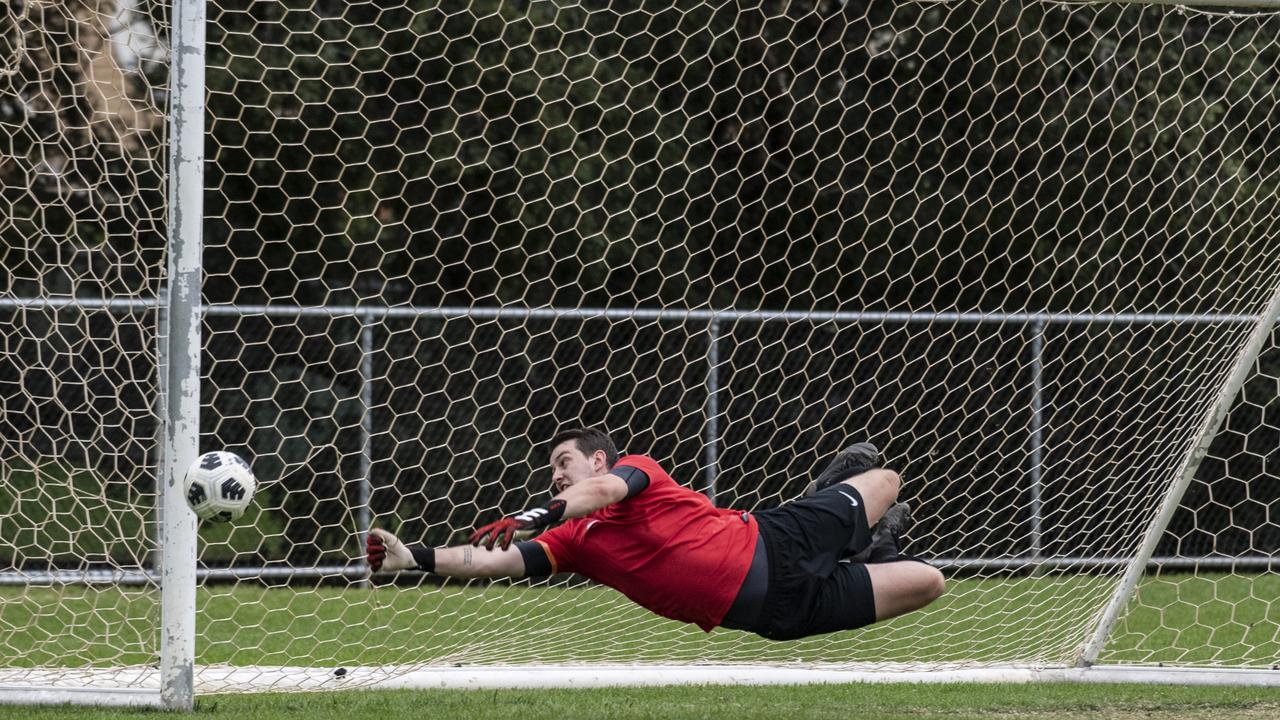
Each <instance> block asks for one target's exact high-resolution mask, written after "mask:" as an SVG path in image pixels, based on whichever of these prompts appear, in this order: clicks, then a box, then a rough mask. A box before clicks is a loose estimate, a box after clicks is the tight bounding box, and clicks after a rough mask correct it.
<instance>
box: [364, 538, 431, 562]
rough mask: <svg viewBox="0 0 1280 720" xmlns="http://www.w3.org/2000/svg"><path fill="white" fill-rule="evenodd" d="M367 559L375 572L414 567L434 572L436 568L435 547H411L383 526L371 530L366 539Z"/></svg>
mask: <svg viewBox="0 0 1280 720" xmlns="http://www.w3.org/2000/svg"><path fill="white" fill-rule="evenodd" d="M365 559H366V560H368V562H369V569H370V570H372V571H373V572H378V571H379V570H386V571H388V572H395V571H397V570H410V569H412V568H417V569H419V570H423V571H425V572H432V571H433V570H435V569H436V551H435V548H429V547H426V546H423V545H414V546H412V547H410V546H408V545H405V544H404V543H402V542H400V538H398V537H396V536H395V535H392V534H391V533H389V532H387V531H386V530H383V529H381V528H373V529H372V530H370V531H369V536H368V537H367V538H366V539H365Z"/></svg>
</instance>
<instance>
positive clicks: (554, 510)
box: [468, 499, 565, 550]
mask: <svg viewBox="0 0 1280 720" xmlns="http://www.w3.org/2000/svg"><path fill="white" fill-rule="evenodd" d="M564 508H565V501H564V500H558V499H557V500H552V501H551V502H549V503H547V504H546V505H543V506H541V507H536V508H530V509H528V510H525V511H524V512H522V513H520V514H519V515H512V516H511V517H505V518H502V519H501V520H499V521H498V522H493V523H489V524H488V525H485V526H483V527H479V528H476V530H475V532H473V533H471V539H470V540H469V541H468V542H470V543H471V544H472V545H484V547H485V549H486V550H492V549H493V546H494V544H495V543H497V544H498V546H499V547H501V548H502V549H503V550H506V549H507V548H509V547H511V541H512V540H515V539H516V537H517V536H519V537H528V536H529V535H531V534H533V533H534V532H537V531H538V530H541V529H543V528H545V527H547V526H548V525H552V524H554V523H556V522H559V521H560V518H562V517H564Z"/></svg>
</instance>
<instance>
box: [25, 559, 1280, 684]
mask: <svg viewBox="0 0 1280 720" xmlns="http://www.w3.org/2000/svg"><path fill="white" fill-rule="evenodd" d="M1110 588H1111V581H1109V580H1107V579H1104V578H1096V577H1081V576H1064V577H1042V578H1007V579H986V580H959V581H952V583H951V584H950V591H949V592H948V594H947V595H946V596H945V597H944V598H943V599H942V600H941V601H939V602H938V603H935V604H934V605H932V606H930V607H929V608H928V609H926V610H925V611H923V612H920V613H915V614H913V615H909V616H906V617H903V618H899V619H897V620H895V621H892V622H888V623H883V624H879V625H876V626H873V627H871V628H866V629H863V630H860V631H853V632H846V633H837V634H833V635H827V636H822V637H818V638H810V639H808V640H802V641H797V642H789V643H774V642H770V641H766V640H763V639H761V638H758V637H756V636H753V635H748V634H744V633H737V632H733V631H727V630H716V631H715V632H713V633H710V634H704V633H702V632H701V631H700V630H698V629H697V628H695V627H693V626H690V625H684V624H681V623H676V622H672V621H667V620H663V619H662V618H658V617H656V616H653V615H651V614H649V613H648V612H646V611H644V610H643V609H641V608H638V607H636V606H634V605H632V604H631V603H629V602H628V601H627V600H625V599H624V598H622V597H621V596H620V595H618V594H617V593H615V592H613V591H611V590H608V589H604V588H598V587H589V588H578V589H564V588H546V587H537V588H533V589H530V588H528V587H524V586H522V585H503V584H493V585H485V584H476V585H472V586H457V585H448V586H445V587H443V588H441V587H434V586H424V587H394V586H383V587H376V588H354V587H353V588H341V587H319V588H262V587H256V586H251V585H248V584H245V585H239V586H224V585H213V586H209V587H205V588H201V589H200V590H199V593H198V596H197V598H198V599H197V603H198V606H197V615H198V617H199V619H200V622H201V635H200V637H199V642H198V646H199V650H198V651H199V662H201V663H203V664H232V665H307V666H315V667H330V666H332V667H338V666H344V665H388V664H418V663H458V664H485V663H494V662H504V661H505V662H511V661H514V660H529V659H533V658H536V659H537V660H538V661H539V662H547V663H553V662H583V661H586V662H626V661H638V662H670V661H682V660H683V661H690V660H704V661H716V662H751V661H768V662H780V663H786V662H793V661H808V662H832V663H842V662H850V661H862V662H919V661H929V662H947V661H963V660H971V659H977V660H986V661H999V662H1040V663H1050V664H1052V663H1069V662H1071V661H1072V660H1073V656H1072V652H1073V650H1074V649H1075V648H1077V647H1079V645H1080V643H1081V641H1082V640H1083V638H1084V637H1085V635H1087V633H1088V631H1089V630H1090V629H1091V624H1090V620H1091V618H1092V614H1093V613H1094V612H1096V610H1097V608H1099V607H1100V606H1101V602H1102V601H1104V600H1105V598H1106V597H1107V595H1108V594H1109V592H1110ZM157 597H158V596H157V593H156V592H155V591H153V590H150V589H146V588H126V589H121V588H115V587H110V588H92V587H61V588H59V587H54V588H26V589H21V588H4V589H0V647H3V648H6V649H7V651H8V652H12V656H11V658H10V659H8V660H7V663H8V664H9V665H10V666H13V665H17V666H23V667H36V666H46V665H53V664H58V663H71V664H75V665H116V664H125V665H139V664H148V663H151V662H153V661H154V652H155V650H154V648H155V647H156V644H157V643H156V639H155V635H156V625H157V623H158V615H159V609H158V604H157ZM1278 597H1280V577H1277V576H1276V575H1273V574H1264V575H1255V576H1240V575H1220V576H1214V577H1209V576H1186V575H1179V576H1164V577H1156V578H1151V579H1148V580H1147V581H1146V582H1145V583H1144V585H1143V586H1142V587H1141V591H1140V594H1139V601H1140V602H1139V603H1138V605H1137V606H1136V607H1135V608H1134V610H1132V611H1131V612H1130V613H1129V614H1128V615H1127V616H1126V618H1125V620H1124V622H1123V623H1122V624H1121V625H1120V626H1119V627H1118V629H1117V632H1116V635H1115V638H1114V641H1113V642H1112V643H1111V645H1110V646H1109V647H1108V649H1107V652H1106V654H1105V655H1104V656H1103V658H1102V660H1103V661H1104V662H1130V663H1135V662H1136V663H1154V662H1177V663H1184V664H1185V663H1193V664H1194V663H1208V664H1237V665H1239V664H1243V665H1267V664H1270V663H1272V662H1274V661H1275V659H1276V658H1277V657H1280V604H1278V603H1276V602H1275V601H1274V599H1275V598H1278ZM513 637H519V638H520V639H521V640H520V643H521V649H520V650H519V651H516V650H514V649H513V648H512V645H511V643H512V641H511V638H513Z"/></svg>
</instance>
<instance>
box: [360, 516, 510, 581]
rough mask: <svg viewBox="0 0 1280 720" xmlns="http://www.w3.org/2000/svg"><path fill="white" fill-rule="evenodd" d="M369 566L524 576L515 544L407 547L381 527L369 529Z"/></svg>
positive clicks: (453, 574)
mask: <svg viewBox="0 0 1280 720" xmlns="http://www.w3.org/2000/svg"><path fill="white" fill-rule="evenodd" d="M367 552H368V560H369V568H370V569H371V570H373V572H378V571H379V570H386V571H388V572H396V571H399V570H412V569H414V568H419V569H422V570H427V571H430V572H433V573H435V574H437V575H447V576H449V577H459V578H498V577H513V578H520V577H524V574H525V567H524V556H523V555H521V553H520V551H519V550H517V549H515V548H510V549H506V550H501V549H495V550H485V549H484V548H475V547H471V546H470V545H459V546H455V547H446V548H427V547H424V546H421V545H415V546H413V547H410V546H408V545H405V544H404V543H403V542H401V541H400V539H399V538H397V537H396V536H395V535H392V534H391V533H389V532H387V531H386V530H383V529H381V528H374V529H372V530H370V531H369V538H368V542H367Z"/></svg>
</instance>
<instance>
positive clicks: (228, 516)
mask: <svg viewBox="0 0 1280 720" xmlns="http://www.w3.org/2000/svg"><path fill="white" fill-rule="evenodd" d="M257 486H258V481H257V480H255V479H254V478H253V471H252V470H250V469H249V463H247V462H245V461H244V460H243V459H242V458H241V457H240V456H239V455H236V454H234V453H229V452H223V451H221V450H219V451H216V452H207V453H205V454H203V455H201V456H200V457H198V458H196V461H195V462H193V463H191V467H189V468H187V477H186V478H185V479H184V480H183V483H182V490H183V493H184V494H185V495H186V498H187V504H188V505H190V506H191V509H192V510H193V511H194V512H195V514H196V515H197V516H199V517H200V519H201V520H211V521H213V522H228V521H231V520H235V519H236V518H238V517H240V516H241V515H243V514H244V511H245V508H247V507H249V503H250V502H252V501H253V491H254V490H255V489H256V488H257Z"/></svg>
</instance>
